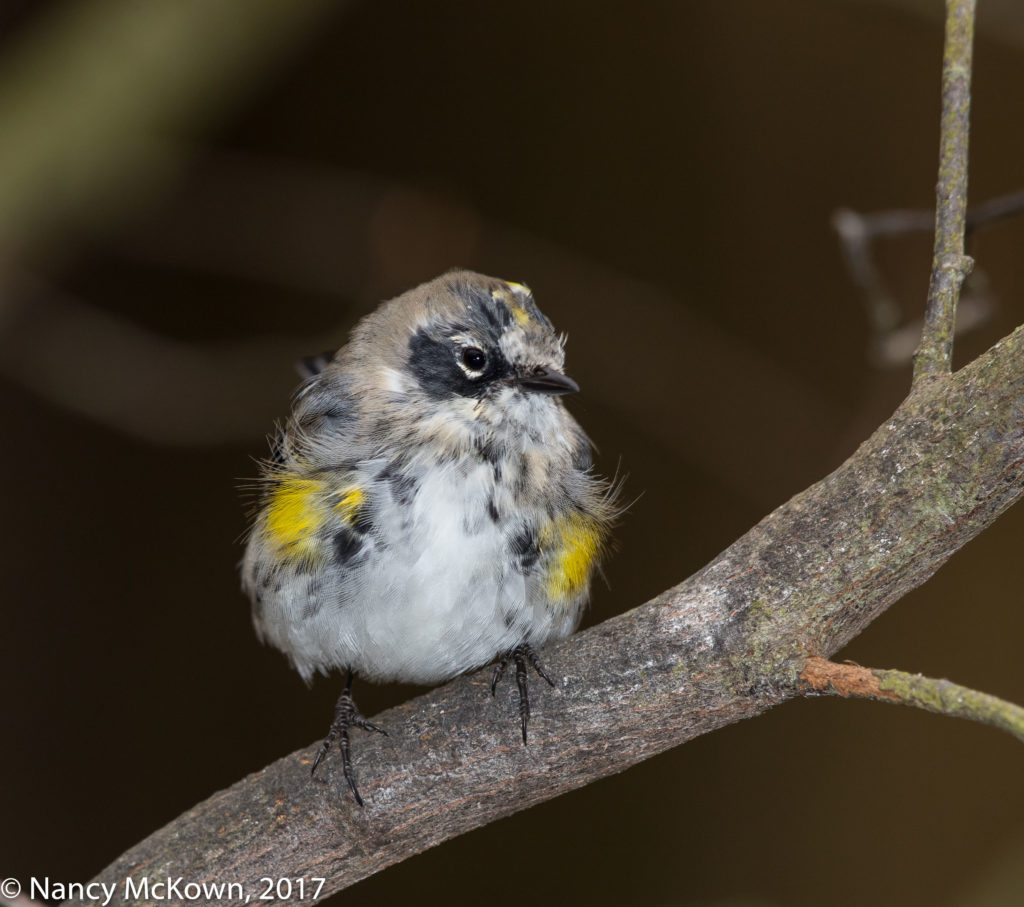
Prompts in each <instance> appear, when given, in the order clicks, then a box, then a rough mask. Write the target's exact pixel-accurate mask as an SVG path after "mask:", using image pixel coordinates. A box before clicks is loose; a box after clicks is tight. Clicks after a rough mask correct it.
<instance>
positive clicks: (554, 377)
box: [519, 368, 580, 396]
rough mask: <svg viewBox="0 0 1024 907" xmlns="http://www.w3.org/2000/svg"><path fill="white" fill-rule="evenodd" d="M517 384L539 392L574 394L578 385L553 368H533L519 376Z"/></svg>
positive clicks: (557, 394)
mask: <svg viewBox="0 0 1024 907" xmlns="http://www.w3.org/2000/svg"><path fill="white" fill-rule="evenodd" d="M519 386H520V387H522V388H524V389H525V390H528V391H535V392H536V393H539V394H551V395H552V396H559V395H561V394H575V393H576V391H578V390H579V389H580V386H579V385H578V384H577V383H576V382H575V381H573V380H572V378H570V377H569V376H568V375H563V374H562V373H561V372H559V371H555V369H553V368H535V369H533V370H532V371H530V372H527V373H526V374H524V375H520V376H519Z"/></svg>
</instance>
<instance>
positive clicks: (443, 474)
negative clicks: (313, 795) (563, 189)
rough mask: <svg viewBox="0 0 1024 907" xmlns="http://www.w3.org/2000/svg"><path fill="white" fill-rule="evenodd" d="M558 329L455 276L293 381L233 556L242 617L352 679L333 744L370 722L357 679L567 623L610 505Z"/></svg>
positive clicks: (480, 282) (374, 320)
mask: <svg viewBox="0 0 1024 907" xmlns="http://www.w3.org/2000/svg"><path fill="white" fill-rule="evenodd" d="M562 345H563V339H562V338H560V337H558V336H556V334H555V332H554V329H553V328H552V326H551V322H549V321H548V319H547V318H546V317H545V316H544V315H543V313H542V312H541V311H540V309H538V308H537V306H536V304H535V303H534V301H533V296H532V294H531V293H530V291H529V289H528V288H527V287H525V286H523V285H522V284H517V283H506V282H504V281H501V280H495V279H493V278H490V277H484V276H482V275H480V274H474V273H471V272H468V271H455V272H452V273H449V274H446V275H444V276H443V277H439V278H437V279H436V280H433V281H431V282H429V283H425V284H423V285H422V286H419V287H416V288H415V289H413V290H410V291H409V292H407V293H405V294H403V295H402V296H399V297H398V298H396V299H393V300H391V301H390V302H386V303H384V304H383V305H381V306H380V307H379V308H378V309H377V310H376V311H375V312H373V313H372V314H371V315H368V316H367V317H366V318H364V319H363V320H362V321H361V322H359V324H358V325H356V327H355V329H354V330H353V331H352V335H351V337H350V339H349V342H348V344H347V345H346V346H344V347H342V348H341V349H340V350H339V351H338V352H337V354H336V355H335V356H334V358H333V359H331V360H330V361H328V362H326V363H320V365H321V366H322V368H321V369H320V370H319V371H317V370H315V369H314V370H313V374H311V375H310V377H309V378H308V379H307V380H306V382H305V383H304V384H303V385H302V386H301V387H300V388H299V390H298V392H297V394H296V397H295V401H294V406H293V411H292V414H291V417H290V419H289V420H288V423H287V425H286V426H285V427H284V429H283V430H282V431H281V432H280V434H279V436H278V438H277V441H276V444H275V450H274V455H273V458H272V459H271V460H270V461H269V462H268V463H267V464H266V467H265V470H264V475H263V483H264V491H263V497H262V501H261V506H260V510H259V513H258V515H257V517H256V521H255V524H254V526H253V528H252V532H251V535H250V537H249V541H248V547H247V549H246V552H245V559H244V561H243V563H242V584H243V587H244V589H245V591H246V593H247V594H248V595H249V597H250V599H251V600H252V606H253V621H254V623H255V625H256V631H257V633H258V634H259V636H260V638H261V639H263V640H264V641H268V642H271V643H273V644H274V645H275V646H277V647H278V648H279V649H281V650H282V651H283V652H284V653H285V654H286V655H287V656H288V657H289V658H290V659H291V661H292V664H293V665H294V666H295V668H296V669H297V670H298V672H299V673H300V674H301V675H302V676H303V678H305V680H306V681H307V682H309V681H310V680H311V679H312V677H313V675H314V674H315V673H316V672H317V671H322V672H324V673H327V672H328V671H329V670H330V669H332V668H338V669H342V670H345V671H347V680H346V683H345V688H344V691H343V693H342V694H341V697H340V699H339V700H338V705H337V707H336V709H335V715H334V721H333V723H332V725H331V728H330V731H329V733H328V735H327V738H326V739H325V740H324V743H323V746H322V747H321V749H320V752H319V754H318V755H317V758H316V762H314V764H313V771H314V772H315V771H316V767H317V765H318V764H319V762H320V760H321V758H322V757H323V756H324V755H325V754H326V753H327V751H328V749H329V748H330V746H331V744H332V742H333V741H338V743H339V748H340V749H341V753H342V762H343V768H344V773H345V778H346V779H347V781H348V784H349V787H350V788H351V789H352V793H353V795H354V796H355V799H356V801H357V802H358V803H359V804H360V805H362V799H361V798H360V796H359V792H358V790H357V789H356V785H355V781H354V778H353V774H352V766H351V760H350V757H349V739H348V729H349V728H350V727H361V728H364V729H368V730H375V731H380V730H381V729H380V728H379V727H377V726H376V725H373V724H371V723H370V722H368V721H367V720H366V719H365V718H364V717H363V716H362V715H361V714H360V712H359V710H358V709H357V708H356V706H355V703H354V702H353V700H352V677H353V675H354V674H359V675H360V676H362V677H365V678H367V679H369V680H378V681H386V680H397V681H405V682H410V683H423V684H433V683H438V682H441V681H444V680H448V679H450V678H452V677H454V676H456V675H457V674H461V673H462V672H464V671H468V670H471V669H473V668H477V667H480V666H481V665H484V664H487V663H488V662H489V661H492V660H493V659H494V658H495V657H496V656H497V657H498V658H499V659H500V660H499V663H498V667H497V669H496V670H495V672H494V677H493V680H492V683H491V692H492V693H493V692H494V690H495V687H496V685H497V683H498V681H499V680H500V678H501V675H502V674H503V672H504V670H505V667H506V666H507V665H508V664H509V663H510V662H511V663H513V664H514V665H515V669H516V680H517V682H518V687H519V713H520V724H521V727H522V735H523V742H524V743H525V742H526V725H527V720H528V718H529V715H530V706H529V698H528V691H527V684H526V676H527V665H531V666H532V667H533V668H534V670H536V671H537V673H538V674H540V676H541V677H543V678H544V679H545V680H547V682H548V683H553V681H552V680H551V678H550V677H549V676H548V675H547V674H546V673H545V672H544V670H543V668H542V667H541V665H540V662H539V661H538V660H537V656H536V653H535V647H538V646H541V645H543V644H544V643H546V642H548V641H549V640H553V639H561V638H562V637H565V636H568V635H569V634H570V633H572V631H573V630H575V629H576V626H577V624H578V623H579V620H580V616H581V612H582V610H583V606H584V604H585V603H586V600H587V597H588V594H589V588H590V580H591V576H592V574H593V572H594V569H595V567H596V566H597V565H598V562H599V560H600V558H601V556H602V554H603V553H604V550H605V546H606V541H607V538H608V533H609V529H610V526H611V524H612V521H613V519H614V517H615V515H616V507H615V500H614V499H615V493H614V488H613V486H612V485H610V484H609V483H608V482H607V481H606V480H604V479H602V478H600V477H598V476H597V475H595V474H594V473H593V472H592V470H591V457H590V441H589V440H588V438H587V436H586V435H585V434H584V433H583V430H582V429H581V428H580V427H579V425H577V424H576V421H575V420H574V419H573V418H572V416H570V415H569V413H568V412H567V411H566V409H565V407H564V406H563V405H562V401H561V400H560V399H559V396H561V395H562V394H567V393H571V392H573V391H576V390H578V389H579V388H578V387H577V385H576V383H575V382H574V381H573V380H572V379H571V378H568V377H566V375H565V374H564V373H563V371H562V368H563V362H564V359H565V354H564V351H563V348H562Z"/></svg>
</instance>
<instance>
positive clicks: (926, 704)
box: [800, 656, 1024, 741]
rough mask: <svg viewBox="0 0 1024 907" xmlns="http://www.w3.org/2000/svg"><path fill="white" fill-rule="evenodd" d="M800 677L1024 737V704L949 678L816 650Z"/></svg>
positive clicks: (814, 688) (817, 687)
mask: <svg viewBox="0 0 1024 907" xmlns="http://www.w3.org/2000/svg"><path fill="white" fill-rule="evenodd" d="M800 680H801V682H802V683H803V684H805V685H806V688H807V691H808V693H832V694H834V695H836V696H842V697H844V698H856V699H875V700H878V701H879V702H898V703H901V704H902V705H909V706H913V707H914V708H918V709H924V710H925V711H926V712H935V713H936V714H937V715H950V716H952V717H954V718H967V719H969V720H971V721H978V722H980V723H981V724H988V725H991V726H992V727H996V728H999V729H1000V730H1003V731H1007V732H1008V733H1010V734H1013V736H1014V737H1016V738H1017V739H1018V740H1022V741H1024V708H1021V707H1020V706H1019V705H1015V704H1014V703H1012V702H1007V701H1006V700H1005V699H999V698H998V697H996V696H990V695H988V694H987V693H981V692H978V691H977V690H972V689H969V688H968V687H962V686H960V685H959V684H956V683H950V681H948V680H941V679H936V678H934V677H923V676H921V675H920V674H908V673H907V672H906V671H893V670H878V669H874V668H863V667H861V666H860V665H853V664H837V663H836V662H834V661H829V660H828V659H827V658H819V657H816V656H815V657H812V658H808V659H807V665H806V666H805V667H804V670H803V672H802V673H801V674H800Z"/></svg>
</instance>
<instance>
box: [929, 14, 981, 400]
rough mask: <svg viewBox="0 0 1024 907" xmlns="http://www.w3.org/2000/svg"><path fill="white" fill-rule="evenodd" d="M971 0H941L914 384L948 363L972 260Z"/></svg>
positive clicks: (949, 365)
mask: <svg viewBox="0 0 1024 907" xmlns="http://www.w3.org/2000/svg"><path fill="white" fill-rule="evenodd" d="M974 6H975V0H947V3H946V43H945V50H944V52H943V60H942V126H941V135H940V138H939V182H938V186H937V187H936V206H935V251H934V254H933V257H932V272H931V280H930V282H929V285H928V304H927V307H926V310H925V319H924V331H923V332H922V334H921V343H920V345H919V346H918V348H917V353H915V355H914V384H915V385H916V384H917V383H918V382H919V381H920V380H921V379H923V378H928V377H933V376H941V375H948V374H949V373H950V372H951V371H952V369H953V333H954V330H955V327H956V304H957V300H958V298H959V296H960V286H961V284H962V283H963V281H964V278H965V277H966V276H967V275H968V274H969V273H970V272H971V267H972V265H973V262H972V261H971V259H970V258H968V257H967V256H966V255H964V226H965V220H966V212H967V148H968V140H969V132H970V123H969V121H970V109H971V45H972V42H973V39H974Z"/></svg>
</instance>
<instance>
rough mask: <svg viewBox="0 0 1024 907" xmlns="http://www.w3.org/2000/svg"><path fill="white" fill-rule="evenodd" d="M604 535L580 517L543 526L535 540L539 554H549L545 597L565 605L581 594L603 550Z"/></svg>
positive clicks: (563, 519)
mask: <svg viewBox="0 0 1024 907" xmlns="http://www.w3.org/2000/svg"><path fill="white" fill-rule="evenodd" d="M604 539H605V531H604V529H603V528H602V526H601V525H600V524H599V523H597V522H596V521H595V520H593V519H590V518H589V517H585V516H582V515H581V514H573V515H572V516H566V517H560V518H559V519H557V520H555V521H553V522H552V523H549V524H548V525H547V526H545V527H544V528H543V529H542V530H541V532H540V536H539V538H538V543H539V547H540V549H541V551H549V552H550V553H551V560H550V562H549V567H548V575H547V587H548V589H547V591H548V596H549V597H550V598H552V599H554V600H556V601H567V600H569V599H572V598H575V597H576V596H578V595H580V594H581V593H583V592H585V591H586V589H587V586H588V585H589V584H590V574H591V573H592V572H593V570H594V567H595V566H597V562H598V560H599V559H600V557H601V553H602V551H603V550H604Z"/></svg>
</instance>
